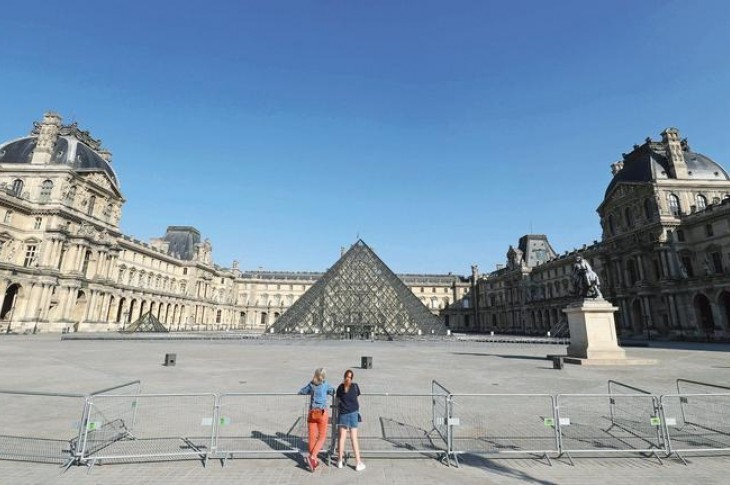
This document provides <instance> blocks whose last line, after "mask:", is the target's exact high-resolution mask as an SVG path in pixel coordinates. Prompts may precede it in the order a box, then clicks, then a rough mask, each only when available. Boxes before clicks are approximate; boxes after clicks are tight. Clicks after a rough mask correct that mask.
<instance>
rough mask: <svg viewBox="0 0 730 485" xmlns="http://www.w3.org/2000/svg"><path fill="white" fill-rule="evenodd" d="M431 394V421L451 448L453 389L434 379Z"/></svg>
mask: <svg viewBox="0 0 730 485" xmlns="http://www.w3.org/2000/svg"><path fill="white" fill-rule="evenodd" d="M431 396H432V397H431V422H432V424H433V428H434V429H435V430H436V431H437V432H438V433H439V435H441V438H442V439H443V440H445V441H446V443H448V445H449V449H451V423H450V422H449V416H451V410H450V408H449V406H450V402H449V396H451V391H449V390H448V389H446V388H445V387H444V386H442V385H441V384H439V383H438V382H436V381H435V380H433V381H431ZM448 459H449V455H447V462H448ZM449 464H450V463H449Z"/></svg>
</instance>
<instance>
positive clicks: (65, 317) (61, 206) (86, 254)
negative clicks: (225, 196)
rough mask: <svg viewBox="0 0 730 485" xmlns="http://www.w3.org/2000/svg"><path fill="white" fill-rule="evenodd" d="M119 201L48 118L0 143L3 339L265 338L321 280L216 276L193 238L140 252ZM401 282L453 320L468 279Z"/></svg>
mask: <svg viewBox="0 0 730 485" xmlns="http://www.w3.org/2000/svg"><path fill="white" fill-rule="evenodd" d="M124 202H125V200H124V197H123V195H122V192H121V190H120V185H119V181H118V180H117V176H116V173H115V172H114V170H113V168H112V165H111V153H109V152H108V151H107V150H105V149H104V148H103V147H102V144H101V141H100V140H96V139H94V138H92V137H91V135H90V134H89V132H88V131H82V130H80V129H79V128H78V126H77V125H76V124H72V125H63V123H62V119H61V117H60V116H59V115H57V114H55V113H47V114H46V115H45V116H44V118H43V121H41V122H40V123H35V124H34V128H33V130H32V132H31V134H30V135H29V136H26V137H22V138H19V139H15V140H11V141H9V142H6V143H3V144H0V331H16V332H23V331H36V332H61V331H62V330H64V329H70V330H72V331H112V330H120V329H122V328H124V326H125V325H126V324H128V323H130V322H133V321H135V320H137V319H138V318H139V317H140V316H141V315H143V314H145V313H147V312H151V313H152V314H153V315H155V316H156V317H157V318H158V319H159V320H160V321H161V322H162V323H164V324H165V325H166V326H167V327H168V328H170V329H171V330H203V329H211V330H212V329H215V330H222V329H234V328H236V329H244V328H245V329H250V330H256V331H263V330H264V329H265V328H267V327H268V326H270V325H271V324H272V323H273V322H274V320H275V319H276V318H278V316H279V315H281V314H282V313H283V312H284V311H285V310H286V309H287V308H288V307H289V306H290V305H291V304H292V303H293V302H294V301H296V299H298V298H299V297H300V296H301V295H302V294H303V293H304V292H305V291H306V290H307V289H308V288H309V287H311V286H312V285H313V284H314V283H315V282H316V281H317V279H318V278H319V277H320V276H321V275H322V274H321V273H304V272H293V271H292V272H272V271H263V270H258V271H241V270H240V269H239V267H238V262H235V261H234V263H233V265H232V267H231V268H222V267H220V266H217V265H215V264H214V263H213V246H212V244H211V242H210V241H208V240H207V239H206V240H202V241H201V238H200V234H199V233H198V231H197V230H196V229H194V228H191V227H179V226H171V227H169V228H168V230H167V233H166V234H165V236H163V237H161V238H157V239H153V240H152V241H150V242H149V243H146V242H142V241H138V240H136V239H133V238H131V237H129V236H127V235H124V234H122V233H121V232H120V230H119V222H120V219H121V214H122V207H123V205H124ZM401 278H402V279H403V281H404V282H405V283H406V285H407V286H409V287H410V288H411V290H412V291H413V292H414V294H415V295H416V296H417V297H419V298H420V299H421V301H423V302H424V304H426V305H427V306H428V307H429V308H430V309H431V310H432V312H434V313H436V314H442V313H448V314H449V315H450V317H446V318H447V319H448V318H451V319H452V321H454V322H458V321H460V318H461V312H462V308H461V304H460V303H459V304H456V305H455V304H454V302H459V301H461V300H462V299H463V297H464V295H465V293H466V291H467V290H468V281H467V280H466V279H464V278H460V277H458V276H452V275H401Z"/></svg>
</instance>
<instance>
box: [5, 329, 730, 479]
mask: <svg viewBox="0 0 730 485" xmlns="http://www.w3.org/2000/svg"><path fill="white" fill-rule="evenodd" d="M729 350H730V346H728V345H702V344H692V345H683V344H668V343H667V344H660V343H652V346H651V347H648V348H635V349H634V348H630V349H627V354H628V355H629V356H634V357H636V358H648V359H656V360H657V361H658V364H657V365H655V366H637V367H630V366H627V367H620V368H619V367H611V368H600V367H587V368H586V367H579V366H566V367H565V368H564V369H563V370H554V369H553V368H552V363H551V362H550V361H548V360H545V358H544V357H545V355H547V354H548V353H559V352H560V351H564V348H562V349H557V350H556V348H555V346H546V345H530V344H524V345H523V344H500V343H495V342H361V341H354V342H349V341H329V342H328V341H324V342H321V341H320V342H316V341H315V342H308V341H307V342H302V341H278V342H270V341H268V342H266V341H233V342H231V341H212V342H209V341H194V342H185V341H167V342H159V341H156V342H129V341H101V342H100V341H93V342H91V341H85V342H70V341H64V342H61V341H60V339H59V338H58V336H54V335H28V336H22V335H7V336H0V368H1V369H2V373H1V374H0V388H2V389H23V390H34V391H53V392H79V393H86V392H91V391H93V390H96V389H101V388H105V387H109V386H111V385H115V384H120V383H123V382H128V381H132V380H135V379H141V380H142V385H143V387H142V389H143V392H145V393H196V392H216V393H219V392H283V393H288V392H296V390H297V389H299V387H301V386H303V385H304V384H305V383H306V382H307V381H308V380H309V379H310V377H311V374H312V370H313V369H314V368H316V367H319V366H326V367H327V368H328V369H329V380H330V381H331V382H332V383H333V384H337V383H338V382H339V381H340V377H341V375H342V373H343V372H344V370H345V369H347V368H353V369H354V370H355V378H356V381H357V382H358V383H359V384H360V386H361V388H362V389H363V392H365V393H375V392H391V393H395V392H402V393H428V392H430V385H431V380H432V379H436V380H438V381H439V382H440V383H442V384H443V385H444V386H446V387H447V388H449V389H450V390H451V391H452V392H454V393H459V392H462V393H474V392H477V393H549V394H556V393H605V392H606V389H607V387H606V386H607V384H606V383H607V380H608V379H615V380H618V381H622V382H625V383H627V384H630V385H634V386H637V387H641V388H645V389H647V390H649V391H650V392H653V393H656V394H663V393H672V392H675V390H676V387H675V384H674V382H675V379H676V378H678V377H681V378H685V379H694V380H700V381H707V382H712V383H717V384H722V385H728V384H730V353H729V352H728V351H729ZM165 353H176V354H177V358H178V360H177V365H176V366H175V367H165V366H163V365H162V364H163V361H164V355H165ZM361 356H372V357H373V369H368V370H361V369H359V363H360V357H361ZM46 411H47V410H45V409H43V407H42V406H37V407H34V406H32V405H31V406H28V408H27V409H26V410H25V413H26V414H27V415H26V416H24V418H31V419H32V417H33V416H36V415H38V416H42V415H43V413H44V412H46ZM574 461H575V466H570V465H569V463H568V461H567V460H566V459H565V458H561V459H560V460H553V466H548V465H547V464H546V462H545V461H544V460H537V459H513V458H510V459H505V458H500V459H493V458H484V457H479V456H462V462H463V463H462V466H461V467H459V468H455V467H447V466H445V465H443V464H441V463H440V462H439V461H438V460H436V459H433V458H420V457H417V458H393V459H380V458H378V459H376V458H368V459H367V460H366V462H367V465H368V468H367V469H366V470H365V471H364V472H361V473H357V472H355V471H354V470H352V469H343V470H338V469H336V468H327V467H323V468H322V469H321V470H318V471H317V472H315V473H314V474H312V473H310V472H309V471H308V470H306V469H305V468H304V467H303V466H302V464H301V462H300V461H299V460H294V459H291V458H286V457H282V458H275V459H235V460H232V461H230V462H229V463H228V465H227V466H225V467H221V465H220V463H219V462H218V461H215V460H213V461H210V462H209V464H208V467H207V468H204V467H203V466H202V464H201V463H200V462H199V461H192V460H191V461H169V462H158V463H132V464H105V465H102V466H98V465H97V466H95V467H93V468H92V469H91V470H87V469H86V468H85V467H72V468H71V469H69V470H68V471H67V472H65V473H61V469H60V468H59V467H58V466H56V465H47V464H38V463H28V462H14V461H6V460H0V483H3V484H4V483H8V484H41V483H42V484H46V483H59V484H65V483H74V484H76V483H78V484H117V483H118V484H127V483H129V484H132V483H134V484H142V483H150V484H152V483H155V484H165V483H175V484H207V483H211V484H213V483H216V484H218V483H220V484H226V483H284V484H287V483H315V482H316V483H328V484H339V483H395V484H400V483H403V484H406V483H424V484H430V483H439V484H441V483H454V482H459V483H463V484H470V483H497V484H502V483H505V484H507V483H544V484H549V483H560V484H573V483H575V484H579V483H580V484H584V483H605V482H606V481H609V480H610V481H611V483H616V484H621V483H626V484H628V483H631V484H632V485H636V483H637V481H641V482H642V485H644V484H651V483H681V482H685V483H726V479H725V478H726V477H725V474H726V470H727V469H730V456H719V457H693V458H690V464H689V466H685V465H683V464H682V463H681V462H679V461H677V460H676V459H665V460H664V465H661V464H659V462H658V461H657V460H656V459H653V458H579V457H576V458H574Z"/></svg>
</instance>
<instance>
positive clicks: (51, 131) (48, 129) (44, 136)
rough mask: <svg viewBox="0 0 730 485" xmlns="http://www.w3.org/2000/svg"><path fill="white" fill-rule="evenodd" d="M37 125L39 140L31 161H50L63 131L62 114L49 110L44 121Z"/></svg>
mask: <svg viewBox="0 0 730 485" xmlns="http://www.w3.org/2000/svg"><path fill="white" fill-rule="evenodd" d="M36 126H37V130H38V141H37V142H36V146H35V149H34V150H33V158H31V160H30V163H35V164H42V163H49V162H50V161H51V155H53V149H54V147H55V146H56V140H58V133H59V132H60V131H61V116H59V115H58V114H57V113H53V112H51V111H49V112H47V113H46V114H44V115H43V121H41V122H40V124H38V125H36ZM34 131H35V130H34Z"/></svg>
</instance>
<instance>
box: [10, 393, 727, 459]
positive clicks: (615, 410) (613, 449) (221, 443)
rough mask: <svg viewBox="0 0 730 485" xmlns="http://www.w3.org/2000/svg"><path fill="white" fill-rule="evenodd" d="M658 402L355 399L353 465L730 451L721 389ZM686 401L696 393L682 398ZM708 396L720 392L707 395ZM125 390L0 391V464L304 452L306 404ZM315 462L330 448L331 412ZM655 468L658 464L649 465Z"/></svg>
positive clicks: (646, 398) (563, 397) (565, 397)
mask: <svg viewBox="0 0 730 485" xmlns="http://www.w3.org/2000/svg"><path fill="white" fill-rule="evenodd" d="M677 389H678V391H680V392H679V393H677V394H671V395H663V396H661V397H657V396H655V395H653V394H650V393H649V391H646V390H644V389H641V388H638V387H634V386H630V385H627V384H623V383H620V382H617V381H613V380H612V381H608V393H607V394H559V395H557V396H552V395H549V394H454V393H452V392H451V391H450V390H448V389H447V388H446V387H444V386H443V385H441V384H439V383H438V382H436V381H432V383H431V392H430V393H429V394H389V393H380V394H377V393H375V394H363V395H361V396H360V409H361V414H362V417H363V420H362V422H361V423H360V427H359V433H358V434H359V441H360V450H361V453H362V455H363V456H375V455H386V456H393V455H397V454H416V455H433V456H437V457H440V458H442V459H443V460H444V461H445V462H446V463H447V464H451V463H452V458H453V461H454V463H455V464H457V465H458V463H459V459H460V457H462V458H463V457H464V455H482V454H484V455H492V454H494V455H503V454H517V453H519V454H526V455H538V456H540V457H543V458H545V459H547V461H548V463H550V458H551V455H557V456H562V455H566V456H567V457H568V459H569V460H570V462H571V464H572V463H573V460H572V456H571V454H586V453H590V454H593V455H598V456H605V455H607V454H612V453H633V454H641V455H647V454H648V455H652V456H655V457H656V458H657V459H660V457H659V452H666V454H667V456H671V455H674V456H677V457H678V458H680V459H682V461H684V462H685V463H686V461H685V460H684V458H683V457H682V453H685V452H730V392H728V391H730V389H729V388H727V387H724V386H718V385H713V384H707V383H701V382H696V381H687V380H682V379H680V380H678V381H677ZM687 391H707V392H693V393H689V392H687ZM710 391H725V392H722V393H718V392H715V393H712V392H710ZM140 392H141V383H140V382H139V381H134V382H130V383H126V384H124V385H121V386H115V387H112V388H108V389H103V390H100V391H96V392H93V393H91V394H57V393H43V392H24V391H8V390H0V409H2V410H3V412H2V413H0V459H11V460H26V461H38V462H49V463H58V464H61V465H65V466H67V467H68V466H70V465H72V464H86V465H90V466H93V465H94V464H95V463H98V462H100V461H104V462H110V461H114V462H118V461H127V462H138V461H145V460H164V459H170V460H172V459H175V460H179V459H200V460H201V461H202V462H203V464H206V463H207V461H208V459H209V458H219V459H221V460H223V463H224V464H225V462H226V460H227V459H229V458H233V457H236V456H253V455H269V456H270V455H296V454H300V453H302V454H304V453H305V452H306V450H307V440H308V436H307V435H308V430H307V421H306V417H307V411H308V408H309V405H308V404H309V397H308V396H300V395H297V394H291V393H287V394H274V393H227V394H220V395H216V394H141V393H140ZM330 406H331V407H332V412H331V416H332V418H331V423H332V424H331V425H330V426H328V436H327V440H328V441H326V443H328V446H325V447H324V451H325V452H327V450H328V451H329V453H328V455H329V457H331V456H332V454H333V453H334V450H335V448H336V445H337V436H336V434H337V433H336V430H337V426H336V425H335V424H334V423H336V415H337V413H336V406H333V405H332V404H331V403H330ZM660 461H661V459H660Z"/></svg>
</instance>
